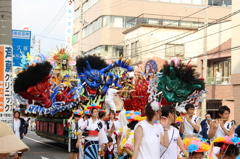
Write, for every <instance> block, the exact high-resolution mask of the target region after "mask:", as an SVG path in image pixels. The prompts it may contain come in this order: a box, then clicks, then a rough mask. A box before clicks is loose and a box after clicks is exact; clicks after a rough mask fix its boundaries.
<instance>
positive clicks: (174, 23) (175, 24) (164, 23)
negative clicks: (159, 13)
mask: <svg viewBox="0 0 240 159" xmlns="http://www.w3.org/2000/svg"><path fill="white" fill-rule="evenodd" d="M163 25H168V26H178V21H174V20H163Z"/></svg>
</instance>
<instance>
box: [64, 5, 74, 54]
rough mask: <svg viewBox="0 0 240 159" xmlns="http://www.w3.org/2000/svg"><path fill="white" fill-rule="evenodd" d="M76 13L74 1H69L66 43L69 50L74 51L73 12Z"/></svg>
mask: <svg viewBox="0 0 240 159" xmlns="http://www.w3.org/2000/svg"><path fill="white" fill-rule="evenodd" d="M73 13H74V2H73V3H69V2H67V26H66V39H65V45H66V47H67V48H68V50H71V52H72V49H73V47H72V36H73V20H74V19H73V15H74V14H73Z"/></svg>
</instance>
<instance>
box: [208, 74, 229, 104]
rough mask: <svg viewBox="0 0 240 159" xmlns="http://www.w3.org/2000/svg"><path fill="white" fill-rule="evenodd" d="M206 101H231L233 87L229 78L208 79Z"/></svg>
mask: <svg viewBox="0 0 240 159" xmlns="http://www.w3.org/2000/svg"><path fill="white" fill-rule="evenodd" d="M206 90H208V93H207V99H209V100H233V99H234V98H233V86H232V85H231V77H221V79H219V78H217V77H208V78H207V80H206Z"/></svg>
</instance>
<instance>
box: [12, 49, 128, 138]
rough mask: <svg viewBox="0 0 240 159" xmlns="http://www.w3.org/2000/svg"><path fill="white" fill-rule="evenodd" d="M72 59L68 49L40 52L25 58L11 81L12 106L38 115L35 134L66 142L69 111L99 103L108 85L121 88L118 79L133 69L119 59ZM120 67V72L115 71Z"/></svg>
mask: <svg viewBox="0 0 240 159" xmlns="http://www.w3.org/2000/svg"><path fill="white" fill-rule="evenodd" d="M71 60H73V58H72V57H71V55H70V54H69V53H68V51H67V49H60V50H58V52H56V53H54V54H52V55H51V57H50V58H47V57H46V56H45V55H43V54H38V55H36V56H35V57H33V58H32V59H30V58H29V57H24V58H23V60H22V71H21V72H19V73H18V74H17V77H16V79H15V80H14V93H15V94H14V99H15V100H14V104H15V106H19V107H20V108H21V112H22V114H23V115H24V116H35V117H37V118H36V134H37V135H39V136H41V137H44V138H48V139H51V140H55V141H57V142H61V143H68V137H69V134H70V133H69V128H68V124H67V119H68V118H69V117H70V116H71V114H72V111H73V110H75V109H82V110H84V109H85V107H86V106H87V105H91V104H93V103H94V104H100V103H101V104H102V103H103V102H104V98H105V94H106V92H107V90H108V88H109V86H110V85H114V86H115V87H118V88H121V85H119V84H118V83H119V78H120V77H122V74H124V73H126V72H129V71H133V68H132V67H131V66H130V65H129V62H128V61H126V60H122V58H120V59H119V60H117V61H115V62H113V63H111V64H107V63H106V62H105V61H104V60H103V59H101V58H100V57H97V56H86V57H80V56H79V57H77V58H76V62H71ZM70 63H74V64H75V65H72V66H71V65H70ZM120 68H121V69H122V74H120V73H119V71H116V70H118V69H120Z"/></svg>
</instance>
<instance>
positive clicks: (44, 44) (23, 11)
mask: <svg viewBox="0 0 240 159" xmlns="http://www.w3.org/2000/svg"><path fill="white" fill-rule="evenodd" d="M64 3H65V6H64V7H63V5H64ZM66 3H67V0H12V17H13V21H12V28H13V29H17V30H21V29H22V25H30V26H31V31H32V35H39V34H40V35H44V33H45V34H46V33H48V32H49V31H50V30H51V28H52V27H50V28H48V29H47V30H46V31H45V32H43V31H44V30H45V29H46V28H47V27H48V26H49V24H50V23H51V22H52V21H53V20H54V18H55V17H56V15H57V14H58V13H59V11H60V10H61V8H62V7H63V9H62V10H61V11H62V12H60V15H63V16H62V18H61V19H60V18H59V19H60V20H59V22H58V23H57V24H56V26H55V27H54V29H52V31H51V32H49V34H48V35H47V37H49V38H44V39H41V38H42V37H39V36H36V41H38V40H39V39H41V53H50V52H52V51H53V50H54V49H56V46H58V48H61V47H64V46H65V41H64V40H65V32H66V11H65V10H64V9H65V8H66V6H67V5H66ZM63 11H64V14H61V13H63ZM59 17H61V16H59ZM51 26H54V25H51ZM50 38H54V39H59V40H54V39H50ZM60 40H62V41H60ZM37 49H38V44H37V43H36V44H35V46H34V49H33V50H32V51H31V53H36V52H37Z"/></svg>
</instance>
